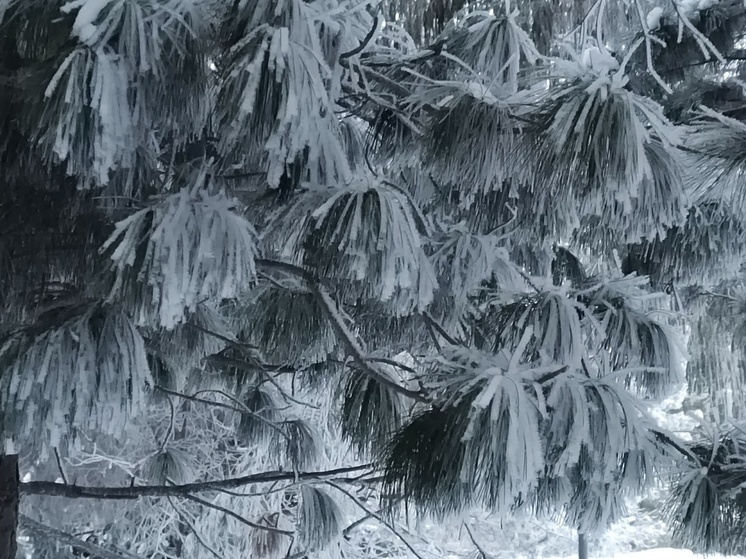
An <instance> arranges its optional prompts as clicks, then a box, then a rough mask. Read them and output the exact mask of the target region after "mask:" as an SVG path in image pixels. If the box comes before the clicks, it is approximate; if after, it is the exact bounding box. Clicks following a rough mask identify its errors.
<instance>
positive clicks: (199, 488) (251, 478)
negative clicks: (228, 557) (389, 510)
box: [20, 464, 372, 500]
mask: <svg viewBox="0 0 746 559" xmlns="http://www.w3.org/2000/svg"><path fill="white" fill-rule="evenodd" d="M371 468H372V464H361V465H359V466H348V467H345V468H336V469H333V470H324V471H319V472H298V473H295V472H262V473H258V474H249V475H246V476H242V477H236V478H229V479H221V480H215V481H205V482H198V483H186V484H183V485H141V486H134V487H91V486H88V487H86V486H81V485H65V484H64V483H55V482H51V481H28V482H25V483H21V486H20V492H21V495H46V496H49V497H66V498H68V499H112V500H133V499H140V498H142V497H185V498H186V496H187V495H189V494H192V493H203V492H205V491H220V490H222V489H234V488H236V487H242V486H244V485H249V484H253V483H273V482H277V481H297V480H312V479H320V478H334V477H336V476H339V475H340V474H346V473H349V472H358V471H362V470H369V469H371Z"/></svg>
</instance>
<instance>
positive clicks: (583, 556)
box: [578, 532, 588, 559]
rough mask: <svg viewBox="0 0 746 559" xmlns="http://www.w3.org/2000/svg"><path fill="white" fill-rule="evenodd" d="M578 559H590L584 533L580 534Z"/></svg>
mask: <svg viewBox="0 0 746 559" xmlns="http://www.w3.org/2000/svg"><path fill="white" fill-rule="evenodd" d="M578 559H588V540H587V539H586V537H585V534H584V533H583V532H578Z"/></svg>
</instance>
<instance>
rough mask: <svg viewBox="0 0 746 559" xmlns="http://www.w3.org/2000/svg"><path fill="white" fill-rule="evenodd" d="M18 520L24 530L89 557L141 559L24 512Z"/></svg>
mask: <svg viewBox="0 0 746 559" xmlns="http://www.w3.org/2000/svg"><path fill="white" fill-rule="evenodd" d="M19 520H20V524H21V527H22V528H23V529H24V530H26V531H28V532H31V533H32V534H35V535H37V536H39V537H42V538H44V539H47V540H51V541H55V542H59V543H63V544H65V545H69V546H72V547H73V548H75V549H77V550H78V551H79V552H86V553H88V554H90V556H91V557H96V558H98V559H141V558H140V557H139V556H138V555H134V554H132V553H128V552H126V551H119V550H117V551H112V550H109V549H106V548H103V547H100V546H98V545H94V544H92V543H90V542H87V541H85V540H81V539H80V538H76V537H75V536H73V535H72V534H68V533H67V532H64V531H62V530H58V529H57V528H52V527H51V526H47V525H46V524H42V523H41V522H37V521H36V520H33V519H31V518H29V517H28V516H26V515H25V514H21V515H19Z"/></svg>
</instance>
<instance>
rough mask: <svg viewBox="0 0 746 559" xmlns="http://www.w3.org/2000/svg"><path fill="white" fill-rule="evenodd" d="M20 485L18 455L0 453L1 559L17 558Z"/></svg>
mask: <svg viewBox="0 0 746 559" xmlns="http://www.w3.org/2000/svg"><path fill="white" fill-rule="evenodd" d="M18 487H19V484H18V455H17V454H4V455H0V559H16V551H17V550H18V543H17V542H16V530H17V529H18V502H19V500H20V499H19V492H18Z"/></svg>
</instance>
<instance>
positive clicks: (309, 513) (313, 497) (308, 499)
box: [300, 484, 341, 550]
mask: <svg viewBox="0 0 746 559" xmlns="http://www.w3.org/2000/svg"><path fill="white" fill-rule="evenodd" d="M300 500H301V506H300V538H301V544H302V545H303V546H304V549H309V550H318V549H321V548H324V547H326V546H327V545H328V544H329V543H330V542H331V540H332V539H334V538H335V537H336V535H337V534H338V533H339V527H340V526H339V525H340V519H341V513H340V511H339V509H338V507H337V504H336V503H335V501H334V499H333V498H332V496H331V495H329V493H328V492H327V491H325V490H324V489H321V488H320V487H314V486H313V485H306V484H304V485H302V486H301V488H300Z"/></svg>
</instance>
